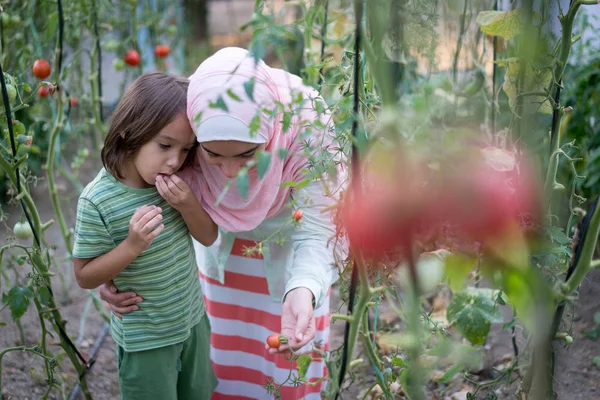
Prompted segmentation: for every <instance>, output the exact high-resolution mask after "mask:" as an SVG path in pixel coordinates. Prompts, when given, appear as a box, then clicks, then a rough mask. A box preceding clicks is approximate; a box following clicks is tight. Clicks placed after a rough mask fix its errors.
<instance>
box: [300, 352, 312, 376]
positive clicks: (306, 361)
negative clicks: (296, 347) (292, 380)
mask: <svg viewBox="0 0 600 400" xmlns="http://www.w3.org/2000/svg"><path fill="white" fill-rule="evenodd" d="M311 362H312V357H311V356H309V355H308V354H302V355H301V356H300V357H299V358H298V361H297V365H298V376H299V377H300V379H304V378H306V372H307V371H308V367H309V366H310V363H311Z"/></svg>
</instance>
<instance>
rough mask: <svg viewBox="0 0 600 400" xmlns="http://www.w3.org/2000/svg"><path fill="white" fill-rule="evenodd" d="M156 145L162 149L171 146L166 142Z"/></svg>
mask: <svg viewBox="0 0 600 400" xmlns="http://www.w3.org/2000/svg"><path fill="white" fill-rule="evenodd" d="M158 147H160V148H161V149H163V150H166V149H168V148H169V147H171V146H169V145H168V144H163V143H159V144H158Z"/></svg>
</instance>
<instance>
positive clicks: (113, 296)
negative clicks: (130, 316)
mask: <svg viewBox="0 0 600 400" xmlns="http://www.w3.org/2000/svg"><path fill="white" fill-rule="evenodd" d="M98 293H99V294H100V298H101V299H102V300H104V301H105V302H106V304H108V305H109V306H110V310H111V311H112V312H113V314H115V315H116V316H117V317H119V318H123V314H127V313H130V312H132V311H136V310H139V306H138V305H137V304H138V303H141V302H142V301H143V299H142V298H141V297H140V296H138V295H137V294H136V293H135V292H125V293H118V291H117V287H116V286H115V283H114V282H113V281H108V282H106V283H105V284H104V285H102V286H100V287H99V288H98Z"/></svg>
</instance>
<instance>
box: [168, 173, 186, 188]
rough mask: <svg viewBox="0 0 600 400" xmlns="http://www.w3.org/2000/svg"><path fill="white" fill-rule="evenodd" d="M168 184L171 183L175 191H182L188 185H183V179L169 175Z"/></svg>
mask: <svg viewBox="0 0 600 400" xmlns="http://www.w3.org/2000/svg"><path fill="white" fill-rule="evenodd" d="M168 183H172V184H173V185H174V186H175V187H176V188H177V189H179V190H181V191H183V190H184V189H185V188H186V187H187V186H188V184H187V183H185V181H184V180H183V179H181V178H180V177H178V176H177V175H171V176H169V181H168Z"/></svg>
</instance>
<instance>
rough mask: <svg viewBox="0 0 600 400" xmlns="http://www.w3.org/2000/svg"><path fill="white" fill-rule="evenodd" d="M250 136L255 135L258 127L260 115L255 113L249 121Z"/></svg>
mask: <svg viewBox="0 0 600 400" xmlns="http://www.w3.org/2000/svg"><path fill="white" fill-rule="evenodd" d="M249 128H250V137H252V138H253V137H255V136H256V134H257V133H258V131H259V129H260V115H258V114H256V115H255V116H254V118H252V121H250V126H249Z"/></svg>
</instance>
